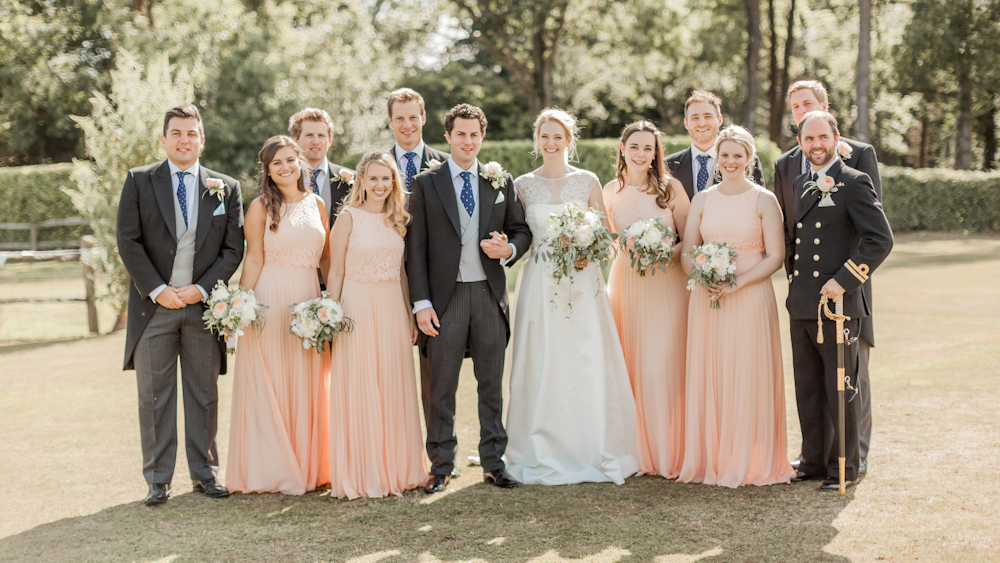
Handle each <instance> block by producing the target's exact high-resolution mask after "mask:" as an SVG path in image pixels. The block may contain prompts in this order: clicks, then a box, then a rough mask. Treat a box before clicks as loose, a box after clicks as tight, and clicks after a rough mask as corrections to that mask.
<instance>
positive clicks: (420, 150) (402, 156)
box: [396, 140, 424, 187]
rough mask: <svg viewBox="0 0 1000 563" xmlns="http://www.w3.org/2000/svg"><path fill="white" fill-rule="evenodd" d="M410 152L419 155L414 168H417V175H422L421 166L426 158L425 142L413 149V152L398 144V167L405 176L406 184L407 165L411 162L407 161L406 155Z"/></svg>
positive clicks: (415, 159)
mask: <svg viewBox="0 0 1000 563" xmlns="http://www.w3.org/2000/svg"><path fill="white" fill-rule="evenodd" d="M408 152H414V153H416V154H417V156H415V157H414V158H413V166H415V167H416V168H417V174H420V165H421V164H422V163H423V157H424V142H423V140H421V141H420V143H419V144H418V145H417V146H415V147H413V150H412V151H407V150H403V147H401V146H399V143H396V166H399V172H400V173H401V174H402V175H403V183H404V184H406V163H407V162H409V161H408V160H407V159H406V153H408ZM404 187H405V186H404Z"/></svg>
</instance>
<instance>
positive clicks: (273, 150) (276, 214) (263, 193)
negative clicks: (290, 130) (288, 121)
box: [257, 135, 306, 232]
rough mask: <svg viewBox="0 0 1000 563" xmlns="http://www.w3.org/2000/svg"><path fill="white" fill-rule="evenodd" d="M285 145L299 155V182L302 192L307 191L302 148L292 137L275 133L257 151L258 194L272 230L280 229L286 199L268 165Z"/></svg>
mask: <svg viewBox="0 0 1000 563" xmlns="http://www.w3.org/2000/svg"><path fill="white" fill-rule="evenodd" d="M285 147H291V148H292V149H293V150H294V151H295V154H297V155H298V157H299V179H298V181H297V184H298V188H299V191H300V192H305V191H306V184H305V180H304V179H303V177H304V176H305V171H306V166H305V161H304V160H303V158H302V149H300V148H299V146H298V145H297V144H295V141H293V140H292V138H291V137H288V136H286V135H275V136H274V137H271V138H270V139H268V140H267V141H265V142H264V146H263V147H261V149H260V152H259V153H257V194H258V195H259V197H260V202H261V203H262V204H264V210H265V211H266V212H267V221H268V223H269V225H268V228H269V229H271V232H277V231H278V223H279V222H280V221H281V204H282V203H284V202H285V199H284V196H283V195H282V194H281V189H280V188H279V187H278V185H277V184H275V183H274V180H273V179H272V178H271V172H270V170H269V169H268V167H269V166H270V165H271V161H272V160H274V155H276V154H278V151H279V150H281V149H283V148H285Z"/></svg>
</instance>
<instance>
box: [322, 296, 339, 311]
mask: <svg viewBox="0 0 1000 563" xmlns="http://www.w3.org/2000/svg"><path fill="white" fill-rule="evenodd" d="M319 306H320V307H323V308H324V309H333V308H334V307H336V306H337V302H336V301H334V300H333V299H330V298H329V297H327V298H324V299H320V300H319Z"/></svg>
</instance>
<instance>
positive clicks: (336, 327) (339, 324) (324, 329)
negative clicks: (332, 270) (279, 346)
mask: <svg viewBox="0 0 1000 563" xmlns="http://www.w3.org/2000/svg"><path fill="white" fill-rule="evenodd" d="M291 307H292V326H291V330H290V331H289V332H291V333H292V334H294V335H295V336H298V337H299V338H301V339H302V347H303V348H305V349H306V350H308V349H309V348H316V351H317V352H319V354H320V355H321V356H322V355H323V351H324V350H325V349H326V343H327V342H333V341H334V340H336V339H337V336H338V335H340V333H342V332H351V331H352V330H354V321H352V320H351V319H349V318H347V317H345V316H344V308H343V307H341V305H340V303H338V302H337V301H334V300H333V299H330V294H329V293H327V292H326V291H324V292H323V293H322V294H321V295H320V296H319V297H317V298H316V299H311V300H309V301H303V302H301V303H296V304H295V305H291Z"/></svg>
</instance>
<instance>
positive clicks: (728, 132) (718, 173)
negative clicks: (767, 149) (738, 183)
mask: <svg viewBox="0 0 1000 563" xmlns="http://www.w3.org/2000/svg"><path fill="white" fill-rule="evenodd" d="M726 141H732V142H734V143H736V144H738V145H740V146H741V147H743V150H745V151H746V153H747V164H746V166H745V167H743V176H744V177H745V178H746V179H747V180H750V181H751V182H753V183H755V184H756V183H757V182H756V181H754V179H753V171H754V168H756V167H757V144H756V143H755V142H754V138H753V135H751V134H750V132H749V131H747V130H746V129H744V128H742V127H740V126H739V125H730V126H729V127H727V128H726V129H724V130H723V131H722V132H721V133H719V136H718V138H716V139H715V154H716V155H718V154H719V147H720V146H722V143H724V142H726ZM716 162H718V161H716ZM715 179H716V180H717V181H721V180H722V168H721V167H720V166H719V165H718V164H716V166H715Z"/></svg>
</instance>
